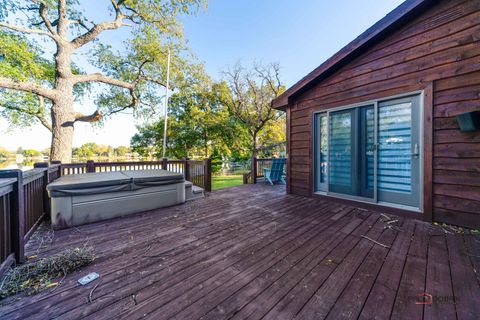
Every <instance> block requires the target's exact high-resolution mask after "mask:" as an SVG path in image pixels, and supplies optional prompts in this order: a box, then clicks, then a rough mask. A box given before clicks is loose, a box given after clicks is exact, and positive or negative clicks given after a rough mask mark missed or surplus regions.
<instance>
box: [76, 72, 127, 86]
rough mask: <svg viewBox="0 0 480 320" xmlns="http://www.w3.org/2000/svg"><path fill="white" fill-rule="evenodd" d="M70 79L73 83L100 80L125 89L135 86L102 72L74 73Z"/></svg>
mask: <svg viewBox="0 0 480 320" xmlns="http://www.w3.org/2000/svg"><path fill="white" fill-rule="evenodd" d="M72 79H73V82H74V83H83V82H101V83H105V84H110V85H112V86H117V87H121V88H125V89H133V88H135V84H134V83H130V82H127V81H122V80H117V79H114V78H110V77H108V76H106V75H104V74H102V73H91V74H81V75H74V76H73V78H72Z"/></svg>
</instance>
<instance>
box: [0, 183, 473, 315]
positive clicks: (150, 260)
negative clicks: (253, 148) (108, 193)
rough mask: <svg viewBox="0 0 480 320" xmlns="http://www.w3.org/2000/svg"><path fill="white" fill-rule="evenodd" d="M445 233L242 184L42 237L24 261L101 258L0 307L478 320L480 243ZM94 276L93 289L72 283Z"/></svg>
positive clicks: (42, 311)
mask: <svg viewBox="0 0 480 320" xmlns="http://www.w3.org/2000/svg"><path fill="white" fill-rule="evenodd" d="M397 219H398V221H396V222H395V221H394V222H392V221H393V220H397ZM388 226H395V227H391V228H389V227H388ZM43 230H45V229H43ZM447 232H448V233H445V231H444V229H442V228H440V227H437V226H433V225H430V224H427V223H424V222H420V221H414V220H409V219H404V218H397V217H391V220H389V221H387V219H386V218H385V217H384V216H382V215H380V214H379V213H377V212H371V211H366V210H360V209H358V208H354V207H350V206H346V205H342V204H338V203H335V202H325V201H323V200H319V199H311V198H304V197H300V196H294V195H286V194H285V188H284V186H275V187H270V186H267V185H265V184H258V185H244V186H240V187H234V188H229V189H224V190H219V191H216V192H213V193H211V194H209V195H208V196H207V198H205V199H201V200H197V201H193V202H190V203H186V204H184V205H180V206H175V207H171V208H164V209H160V210H157V211H153V212H146V213H142V214H136V215H133V216H130V217H126V218H119V219H114V220H110V221H104V222H99V223H94V224H90V225H85V226H81V227H78V228H72V229H68V230H62V231H58V232H55V234H54V238H53V241H52V242H51V243H49V244H48V243H47V242H45V238H46V235H45V234H44V233H45V231H42V230H39V231H38V233H37V234H36V235H35V236H34V237H33V238H32V240H31V241H30V242H29V243H28V246H27V255H31V254H37V253H38V255H39V256H45V255H48V254H51V253H55V252H57V251H59V250H62V249H64V248H66V247H74V246H80V245H83V244H85V243H89V244H90V245H92V246H93V247H94V248H95V252H96V255H97V259H96V261H95V262H94V263H93V264H92V265H90V266H88V267H86V268H85V269H82V270H80V271H78V272H76V273H74V274H70V275H68V276H67V277H66V279H65V280H64V283H63V284H62V285H61V286H60V287H58V288H56V289H55V290H53V291H52V290H50V291H46V292H43V293H40V294H38V295H35V296H31V297H26V296H20V295H19V296H16V297H11V298H8V299H5V300H3V301H0V303H1V306H0V317H1V318H8V319H30V318H32V319H47V318H48V319H49V318H56V317H60V318H63V319H77V318H82V317H88V318H91V319H124V318H125V319H136V318H142V317H146V318H151V319H167V318H175V319H197V318H200V317H203V319H229V318H232V319H245V318H251V319H260V318H264V319H291V318H293V317H296V318H299V319H322V318H329V319H334V318H342V319H345V318H351V319H357V318H361V319H373V318H375V317H376V318H378V319H386V318H389V317H392V318H406V319H421V318H432V319H439V318H445V319H455V318H459V319H474V318H476V317H477V316H478V315H479V314H480V304H479V303H478V301H480V279H479V275H478V274H477V273H476V272H475V269H476V270H479V269H480V268H479V267H480V238H479V237H478V236H473V235H469V234H454V233H453V232H449V231H447ZM365 237H368V239H367V238H365ZM42 239H43V241H42ZM46 244H47V245H46ZM92 271H95V272H98V273H99V274H100V279H99V280H96V281H94V282H92V283H90V284H89V285H87V286H84V287H82V286H80V285H78V284H77V282H76V281H77V279H78V278H80V277H81V276H83V275H86V274H87V273H89V272H92ZM95 286H96V289H95V290H94V292H93V293H92V300H93V301H92V302H91V303H87V300H88V299H87V298H88V297H89V294H90V293H91V291H92V289H93V288H94V287H95ZM422 295H423V296H422ZM430 295H431V296H430ZM430 297H431V299H432V300H429V299H430ZM424 299H426V301H425V300H424ZM430 302H431V303H430ZM423 303H426V304H423Z"/></svg>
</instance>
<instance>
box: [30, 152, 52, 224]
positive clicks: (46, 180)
mask: <svg viewBox="0 0 480 320" xmlns="http://www.w3.org/2000/svg"><path fill="white" fill-rule="evenodd" d="M33 167H34V168H44V170H45V171H43V186H42V190H43V192H42V194H43V210H44V211H45V214H46V215H50V199H49V198H48V192H47V185H48V184H49V183H50V173H49V169H48V162H37V163H34V164H33Z"/></svg>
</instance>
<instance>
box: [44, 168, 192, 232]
mask: <svg viewBox="0 0 480 320" xmlns="http://www.w3.org/2000/svg"><path fill="white" fill-rule="evenodd" d="M47 190H48V194H49V196H50V198H51V218H52V225H53V227H54V228H55V229H63V228H67V227H72V226H78V225H82V224H86V223H90V222H95V221H100V220H106V219H111V218H114V217H120V216H124V215H128V214H131V213H136V212H142V211H147V210H152V209H157V208H162V207H167V206H172V205H175V204H179V203H183V202H185V180H184V177H183V175H182V174H179V173H174V172H169V171H166V170H141V171H116V172H98V173H85V174H78V175H67V176H62V177H60V178H59V179H57V180H55V181H54V182H52V183H50V184H49V185H48V186H47Z"/></svg>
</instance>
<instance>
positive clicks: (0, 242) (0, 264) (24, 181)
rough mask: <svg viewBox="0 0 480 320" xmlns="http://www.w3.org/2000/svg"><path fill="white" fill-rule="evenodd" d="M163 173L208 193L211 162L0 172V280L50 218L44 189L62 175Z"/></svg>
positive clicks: (73, 165)
mask: <svg viewBox="0 0 480 320" xmlns="http://www.w3.org/2000/svg"><path fill="white" fill-rule="evenodd" d="M145 169H166V170H169V171H174V172H178V173H182V174H184V175H185V178H186V180H189V181H191V182H192V183H193V184H194V185H196V186H199V187H201V188H204V189H205V190H206V191H211V190H212V179H211V176H212V174H211V173H212V169H211V161H210V159H207V160H190V159H182V160H167V159H162V160H160V161H140V162H94V161H91V160H89V161H87V162H85V163H66V164H63V163H58V162H53V163H51V164H49V163H36V164H35V165H34V168H33V169H31V170H28V171H21V170H0V276H1V275H2V274H3V272H4V271H5V270H6V269H7V268H8V267H10V266H11V265H12V264H13V263H14V262H15V261H16V262H17V263H22V262H24V260H25V257H24V252H23V251H24V244H25V242H26V241H27V240H28V239H29V238H30V236H31V235H32V233H33V232H34V231H35V229H36V227H37V226H38V224H39V222H40V221H41V220H42V218H43V217H44V216H45V215H47V216H49V215H50V201H49V197H48V194H47V190H46V186H47V184H48V183H49V182H51V181H54V180H55V179H57V178H59V177H60V176H62V175H70V174H81V173H87V172H106V171H119V170H145Z"/></svg>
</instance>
